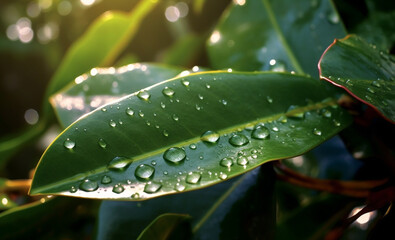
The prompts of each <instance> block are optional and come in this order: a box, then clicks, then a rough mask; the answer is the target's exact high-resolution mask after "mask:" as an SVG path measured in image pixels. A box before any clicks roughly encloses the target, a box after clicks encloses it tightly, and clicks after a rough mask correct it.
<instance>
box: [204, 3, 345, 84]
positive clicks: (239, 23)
mask: <svg viewBox="0 0 395 240" xmlns="http://www.w3.org/2000/svg"><path fill="white" fill-rule="evenodd" d="M234 2H235V1H234ZM345 34H346V33H345V30H344V28H343V25H342V23H341V21H340V19H339V16H338V14H337V13H336V10H335V9H334V7H333V5H332V3H331V1H329V0H314V1H311V0H301V1H291V0H250V1H245V2H244V1H240V4H237V3H235V4H234V5H232V6H231V7H230V9H228V11H227V12H226V14H224V16H223V18H222V19H221V21H220V23H219V24H218V26H217V28H216V29H215V30H214V32H213V33H212V35H211V37H210V39H209V41H208V43H207V44H208V53H209V57H210V60H211V63H212V65H213V68H217V69H224V68H232V69H235V70H243V71H253V70H273V71H284V70H286V71H296V72H298V73H303V72H304V73H308V74H310V75H311V76H318V71H317V67H316V66H317V65H316V64H317V62H318V60H319V58H320V56H321V54H322V52H323V51H324V48H325V47H326V46H328V45H329V44H330V43H331V42H332V41H333V39H334V38H336V37H343V36H345Z"/></svg>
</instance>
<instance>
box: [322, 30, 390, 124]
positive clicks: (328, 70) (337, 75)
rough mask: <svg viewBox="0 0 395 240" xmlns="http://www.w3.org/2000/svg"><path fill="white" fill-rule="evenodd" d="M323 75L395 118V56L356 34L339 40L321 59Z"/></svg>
mask: <svg viewBox="0 0 395 240" xmlns="http://www.w3.org/2000/svg"><path fill="white" fill-rule="evenodd" d="M319 68H320V78H322V79H325V80H327V81H329V82H331V83H333V84H334V85H336V86H338V87H341V88H343V89H345V90H346V91H347V92H348V93H350V94H351V95H353V96H354V97H355V98H357V99H358V100H360V101H362V102H364V103H366V104H368V105H369V106H371V107H373V108H374V109H376V110H377V111H378V112H379V113H380V114H382V115H383V116H384V117H385V118H386V119H388V120H390V121H392V122H394V121H395V91H394V89H395V58H394V56H392V55H389V54H388V53H386V52H384V51H380V50H379V49H377V48H376V47H375V46H374V45H371V44H368V43H367V42H365V41H364V40H363V39H362V38H360V37H358V36H356V35H349V36H347V37H346V38H343V39H340V40H338V39H336V40H335V41H334V42H333V44H331V45H330V46H329V47H328V49H327V50H326V51H325V53H324V54H323V55H322V58H321V60H320V62H319Z"/></svg>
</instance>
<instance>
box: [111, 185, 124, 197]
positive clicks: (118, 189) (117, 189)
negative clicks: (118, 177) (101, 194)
mask: <svg viewBox="0 0 395 240" xmlns="http://www.w3.org/2000/svg"><path fill="white" fill-rule="evenodd" d="M124 190H125V188H124V187H123V186H122V185H121V184H120V183H118V184H115V186H114V187H113V188H112V191H113V192H114V193H117V194H120V193H122V192H123V191H124Z"/></svg>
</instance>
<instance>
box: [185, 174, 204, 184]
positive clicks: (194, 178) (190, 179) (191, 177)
mask: <svg viewBox="0 0 395 240" xmlns="http://www.w3.org/2000/svg"><path fill="white" fill-rule="evenodd" d="M201 177H202V176H201V175H200V173H197V172H189V173H188V175H187V178H186V182H187V183H190V184H196V183H198V182H199V181H200V178H201Z"/></svg>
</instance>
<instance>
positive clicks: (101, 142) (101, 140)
mask: <svg viewBox="0 0 395 240" xmlns="http://www.w3.org/2000/svg"><path fill="white" fill-rule="evenodd" d="M97 143H98V144H99V146H100V147H101V148H103V149H104V148H106V147H107V143H106V142H105V141H104V140H103V138H100V139H99V141H98V142H97Z"/></svg>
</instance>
